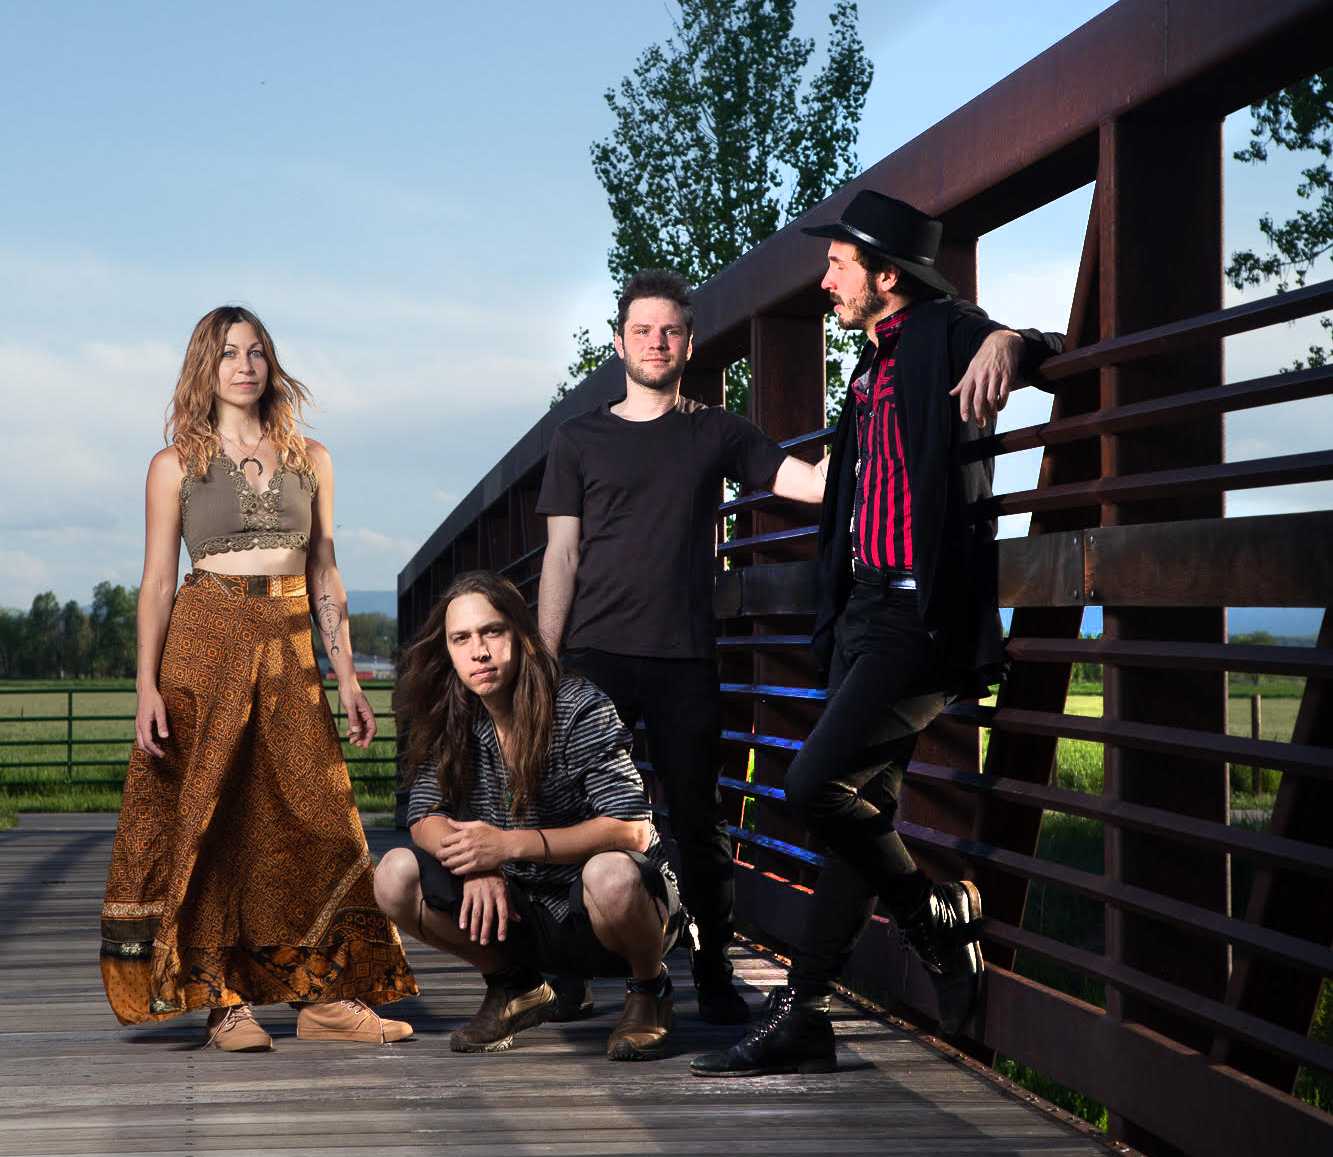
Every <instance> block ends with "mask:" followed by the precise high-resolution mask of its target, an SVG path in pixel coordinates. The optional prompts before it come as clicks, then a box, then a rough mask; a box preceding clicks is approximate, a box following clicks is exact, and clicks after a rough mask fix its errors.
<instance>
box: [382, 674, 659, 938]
mask: <svg viewBox="0 0 1333 1157" xmlns="http://www.w3.org/2000/svg"><path fill="white" fill-rule="evenodd" d="M631 743H632V739H631V736H630V733H629V731H628V730H627V729H626V727H625V725H624V724H623V723H621V721H620V717H619V716H618V715H617V714H616V709H615V707H614V706H612V704H611V700H610V699H608V698H607V697H606V695H605V694H603V693H602V692H601V691H600V690H599V689H598V688H597V687H596V686H594V685H593V684H592V683H590V682H588V680H586V679H583V678H580V677H578V676H575V675H566V676H565V677H564V678H562V679H561V680H560V686H559V689H558V691H557V693H556V701H555V719H554V721H553V723H552V727H551V754H550V759H549V760H548V762H547V766H546V769H545V771H544V773H543V774H542V779H541V784H540V787H539V790H538V793H537V797H536V798H535V799H534V800H532V801H530V802H529V803H528V804H527V806H526V807H525V808H524V810H523V811H521V812H519V813H518V814H517V815H515V814H514V813H513V812H512V810H511V808H510V806H509V805H510V798H509V770H508V768H507V767H506V766H505V762H504V757H503V755H502V754H501V752H500V743H499V740H498V738H497V737H496V734H495V726H494V724H492V722H491V717H490V716H489V715H488V714H487V713H486V712H485V711H484V710H481V711H478V712H477V718H476V720H475V721H474V723H473V725H472V741H471V744H470V748H471V753H472V787H471V790H470V791H469V793H468V796H467V798H466V799H465V800H464V801H463V802H462V803H461V805H460V806H458V807H457V808H454V809H447V808H445V807H444V806H443V802H442V801H443V793H442V792H441V790H440V780H439V775H438V772H437V769H436V768H435V767H434V766H425V767H421V768H418V770H417V775H416V779H415V781H414V782H413V785H412V793H411V797H410V799H409V801H408V808H407V820H408V823H409V824H414V823H416V822H417V821H418V820H420V819H423V818H424V817H425V816H427V815H430V814H431V813H432V812H435V813H438V814H440V815H447V816H449V817H450V818H452V819H473V820H482V821H483V822H485V823H488V824H491V825H492V826H494V827H497V828H567V827H572V826H573V825H574V824H578V823H582V822H583V821H584V820H590V819H595V818H596V817H598V816H610V817H611V818H613V819H618V820H647V821H649V823H650V824H651V822H652V809H651V808H650V807H649V804H648V798H647V796H645V795H644V792H643V780H642V778H641V777H640V776H639V770H638V768H636V767H635V766H634V762H633V760H632V759H631V758H630V746H631ZM645 855H647V857H648V859H649V860H650V861H651V862H652V863H653V864H654V865H656V866H657V867H658V868H659V869H660V870H661V871H662V872H663V874H664V875H666V876H667V877H668V878H670V879H672V880H674V878H675V877H674V876H673V875H672V873H671V868H670V867H669V866H668V864H667V858H666V852H665V850H664V849H663V847H662V842H661V840H660V839H659V838H658V835H657V830H656V829H653V832H652V840H651V843H650V844H649V847H648V850H647V851H646V853H645ZM580 871H581V865H579V864H547V863H542V862H540V861H536V862H534V861H528V860H517V861H511V862H510V863H507V864H505V866H504V872H505V875H506V876H507V877H508V878H509V879H510V880H512V881H513V882H514V883H516V884H519V885H520V886H521V887H522V888H523V890H524V891H525V892H527V893H528V895H529V896H531V897H532V898H533V899H534V900H536V901H537V902H538V903H540V904H542V905H543V906H544V907H546V909H547V910H548V911H550V912H551V913H552V915H554V916H555V917H556V918H557V919H559V920H563V919H564V918H565V917H566V916H568V915H569V889H570V886H571V885H572V884H573V883H574V881H575V880H577V879H578V878H579V873H580Z"/></svg>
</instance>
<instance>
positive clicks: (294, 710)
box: [102, 306, 417, 1051]
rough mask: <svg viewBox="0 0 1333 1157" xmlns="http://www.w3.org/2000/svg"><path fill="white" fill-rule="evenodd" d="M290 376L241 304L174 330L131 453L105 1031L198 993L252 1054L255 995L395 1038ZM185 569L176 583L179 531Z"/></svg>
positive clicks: (266, 1043)
mask: <svg viewBox="0 0 1333 1157" xmlns="http://www.w3.org/2000/svg"><path fill="white" fill-rule="evenodd" d="M308 398H309V395H308V393H307V391H306V389H305V387H304V386H303V385H302V384H301V383H300V382H299V381H297V380H296V379H295V378H292V377H291V376H289V375H288V374H287V373H285V372H284V371H283V369H282V367H281V366H280V365H279V364H278V360H277V356H276V354H275V353H274V349H273V342H272V340H271V339H270V337H269V335H268V332H267V330H265V328H264V326H263V324H262V323H261V322H260V320H259V319H258V318H257V317H256V316H255V315H254V314H253V313H251V312H250V311H248V310H246V309H242V308H240V307H237V306H223V307H222V308H220V309H215V310H213V311H212V312H211V313H209V314H207V315H206V316H205V317H204V318H203V319H202V320H200V322H199V324H198V325H196V326H195V329H194V333H193V334H192V335H191V337H190V344H189V346H188V348H187V349H186V352H185V363H184V365H183V366H182V368H181V374H180V378H179V380H178V381H177V383H176V392H175V396H174V398H173V399H172V407H171V413H170V416H169V418H168V420H167V439H168V442H169V445H168V446H167V448H166V449H165V450H162V451H160V452H159V453H158V454H157V455H156V456H155V457H154V458H153V460H152V462H151V463H150V464H149V467H148V485H147V530H146V539H145V549H144V573H143V582H142V585H141V587H140V590H139V614H138V680H137V687H138V706H137V710H136V713H135V725H134V726H135V750H134V752H133V754H132V756H131V758H130V767H129V773H128V774H127V776H126V779H125V794H124V803H123V806H122V810H121V813H120V824H119V827H118V829H117V831H116V842H115V848H114V851H113V853H112V860H111V870H110V874H109V877H108V880H107V890H106V899H105V902H104V904H103V907H102V979H103V983H104V984H105V987H106V993H107V999H108V1000H109V1001H110V1002H111V1007H112V1009H113V1010H114V1011H115V1014H116V1016H117V1017H118V1018H119V1019H120V1021H121V1022H122V1023H123V1024H137V1023H140V1022H143V1021H150V1020H164V1019H166V1018H168V1017H172V1016H176V1015H178V1014H179V1013H182V1012H186V1011H188V1010H190V1009H194V1008H205V1007H206V1008H209V1009H210V1010H211V1012H210V1014H209V1020H208V1028H209V1033H208V1037H207V1043H208V1044H210V1045H213V1046H215V1047H217V1048H221V1049H224V1050H227V1051H248V1050H263V1049H269V1048H271V1047H272V1040H271V1038H270V1037H269V1035H268V1034H267V1033H266V1032H265V1031H264V1030H263V1029H262V1028H261V1027H260V1025H259V1023H258V1022H257V1021H256V1020H255V1018H254V1016H253V1014H252V1013H251V1011H250V1006H251V1005H254V1004H266V1003H274V1002H281V1001H288V1002H292V1003H299V1004H300V1005H301V1011H300V1014H299V1016H298V1018H297V1036H298V1037H302V1038H308V1039H324V1040H360V1041H378V1042H381V1043H383V1042H386V1041H393V1040H402V1039H404V1038H406V1037H408V1036H410V1035H411V1034H412V1029H411V1026H410V1025H407V1024H405V1023H403V1022H402V1021H391V1020H384V1019H382V1018H380V1017H379V1016H377V1015H376V1014H375V1013H374V1012H373V1011H372V1009H371V1008H370V1007H369V1006H370V1005H371V1004H379V1003H384V1002H386V1001H392V1000H397V999H399V998H400V997H402V996H406V995H412V994H414V993H416V991H417V986H416V982H415V980H414V979H413V976H412V973H411V970H410V969H409V968H408V966H407V962H406V961H405V959H404V958H403V952H402V946H401V943H400V941H399V939H398V933H397V930H396V929H395V928H394V926H393V925H392V924H391V923H390V922H389V921H388V920H386V919H385V918H384V917H383V916H382V915H381V914H380V912H379V911H378V909H377V908H376V906H375V900H374V895H373V889H372V877H373V868H372V865H371V861H370V853H369V851H368V849H367V847H366V839H365V833H364V832H363V831H362V828H361V822H360V819H359V817H358V815H357V811H356V806H355V802H354V799H353V795H352V788H351V783H350V781H349V779H348V775H347V767H346V764H345V763H344V762H343V759H342V751H341V748H340V746H339V742H338V734H337V728H336V727H335V725H334V722H333V717H332V714H331V713H330V711H329V708H328V704H327V701H326V700H325V698H324V693H323V688H322V685H321V682H320V673H319V669H318V667H317V666H316V664H315V658H314V653H313V650H312V646H311V640H310V615H311V614H313V615H314V617H315V621H316V622H317V623H318V626H319V630H320V633H321V635H322V637H323V640H324V648H325V651H326V652H327V654H328V656H329V659H330V661H331V662H332V665H333V669H334V672H335V674H336V675H337V679H338V695H339V699H340V701H341V703H342V706H343V709H344V711H345V712H346V713H347V718H348V737H349V739H350V740H351V742H352V743H354V744H355V745H357V746H358V747H361V748H365V747H367V746H369V744H370V742H371V740H372V739H374V737H375V717H374V714H373V712H372V711H371V709H370V704H369V703H368V702H367V700H366V696H365V693H364V692H363V691H362V690H361V687H360V685H359V684H358V682H357V679H356V674H355V671H354V669H353V665H352V650H351V645H350V641H349V635H348V624H347V614H346V610H347V597H346V593H345V592H344V590H343V585H342V579H341V577H340V576H339V574H338V567H337V563H336V562H335V560H334V552H333V462H332V459H331V458H330V457H329V452H328V451H327V450H326V449H325V448H324V447H323V446H322V445H320V444H319V443H318V442H315V441H312V440H310V439H307V438H304V437H303V436H302V435H301V433H300V431H299V429H298V421H299V419H300V416H301V408H302V404H303V403H304V402H305V401H307V400H308ZM182 537H184V539H185V543H186V546H187V547H188V549H189V552H190V559H191V561H192V562H193V564H194V567H195V569H194V570H193V571H192V572H191V573H190V574H188V575H186V576H185V579H184V582H183V583H182V585H181V589H180V591H179V593H175V587H176V575H177V572H178V567H179V557H180V539H181V538H182Z"/></svg>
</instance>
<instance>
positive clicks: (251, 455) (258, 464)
mask: <svg viewBox="0 0 1333 1157" xmlns="http://www.w3.org/2000/svg"><path fill="white" fill-rule="evenodd" d="M218 437H220V438H227V440H228V441H229V442H234V443H235V444H236V445H237V446H239V447H240V448H241V449H242V450H244V449H246V445H245V443H244V442H242V441H241V440H240V439H239V438H230V437H228V436H227V435H226V434H223V433H221V431H219V433H218ZM263 441H264V435H263V434H260V435H259V441H258V442H256V443H255V444H254V445H253V446H252V447H250V452H249V453H247V454H246V456H245V457H244V458H242V459H241V460H240V462H239V463H238V464H237V469H238V470H240V472H241V473H242V474H244V473H245V464H246V463H247V462H253V463H254V464H255V469H257V470H258V471H259V473H258V474H256V475H255V481H258V480H259V479H260V478H263V477H264V464H263V463H262V462H261V461H260V460H259V459H258V458H256V457H255V456H254V451H256V450H258V449H259V447H260V446H261V445H262V444H263Z"/></svg>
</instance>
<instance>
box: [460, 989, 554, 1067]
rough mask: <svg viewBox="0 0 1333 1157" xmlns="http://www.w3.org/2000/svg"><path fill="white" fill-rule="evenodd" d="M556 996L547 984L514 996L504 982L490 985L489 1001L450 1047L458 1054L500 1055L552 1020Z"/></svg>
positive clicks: (487, 992) (486, 999)
mask: <svg viewBox="0 0 1333 1157" xmlns="http://www.w3.org/2000/svg"><path fill="white" fill-rule="evenodd" d="M554 1011H555V993H554V992H553V991H552V989H551V986H550V985H549V984H547V983H546V981H544V980H541V981H540V982H539V983H538V984H537V986H536V987H535V988H530V989H528V990H527V991H519V992H515V991H513V990H512V989H510V988H506V987H505V985H504V983H503V981H500V980H495V981H489V982H488V983H487V985H486V997H485V999H484V1000H483V1001H482V1002H481V1007H480V1008H479V1009H477V1011H476V1013H475V1014H474V1015H473V1017H472V1019H471V1020H470V1021H468V1022H467V1024H465V1025H463V1026H462V1027H461V1028H456V1029H454V1031H453V1033H452V1034H451V1035H450V1037H449V1047H450V1048H451V1049H453V1051H454V1052H456V1053H498V1052H503V1051H504V1050H505V1049H507V1048H508V1047H509V1046H510V1045H512V1044H513V1043H514V1034H515V1033H517V1032H522V1031H523V1030H524V1029H525V1028H532V1027H533V1025H538V1024H541V1023H542V1021H544V1020H549V1019H550V1016H551V1013H552V1012H554Z"/></svg>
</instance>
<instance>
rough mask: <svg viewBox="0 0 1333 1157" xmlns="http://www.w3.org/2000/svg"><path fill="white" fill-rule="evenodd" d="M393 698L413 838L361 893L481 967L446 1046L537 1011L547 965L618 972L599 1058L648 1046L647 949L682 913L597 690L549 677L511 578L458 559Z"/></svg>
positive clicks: (657, 1005)
mask: <svg viewBox="0 0 1333 1157" xmlns="http://www.w3.org/2000/svg"><path fill="white" fill-rule="evenodd" d="M396 706H397V711H398V717H399V724H400V726H401V727H404V728H405V729H406V730H407V735H408V739H407V756H408V766H409V767H411V768H414V769H415V774H414V778H413V783H412V795H411V803H410V806H409V809H408V820H409V823H410V824H411V828H412V840H413V842H414V844H415V847H413V848H395V849H394V850H393V851H391V852H389V853H388V854H387V855H386V856H385V857H384V859H383V860H382V861H381V862H380V864H379V867H378V868H377V869H376V872H375V897H376V900H377V901H378V902H379V905H380V907H381V908H382V909H383V910H384V912H385V913H386V914H388V915H391V916H392V917H394V919H396V920H398V921H399V922H400V923H401V924H402V926H403V927H404V928H405V929H407V930H408V931H409V932H411V933H413V934H414V935H416V936H417V937H418V939H420V940H422V941H423V942H425V943H427V944H431V945H434V946H435V947H436V948H440V949H443V950H444V951H446V952H451V953H453V954H454V955H455V956H459V957H461V958H462V959H463V960H466V961H467V962H468V963H470V964H473V965H475V966H476V967H477V968H478V969H480V971H481V973H482V976H483V977H484V978H485V980H486V997H485V999H484V1000H483V1001H482V1004H481V1007H480V1008H479V1009H478V1010H477V1013H476V1015H475V1016H473V1017H472V1019H471V1020H470V1021H468V1022H467V1023H466V1024H465V1025H463V1026H462V1027H461V1028H459V1029H457V1030H456V1031H455V1032H454V1033H453V1035H452V1037H451V1038H450V1047H451V1048H453V1050H454V1051H455V1052H498V1051H500V1050H501V1049H506V1048H508V1047H509V1046H510V1045H511V1044H512V1043H513V1039H514V1034H515V1033H517V1032H519V1031H521V1030H522V1029H525V1028H530V1027H532V1026H533V1025H536V1024H540V1023H541V1022H542V1021H543V1020H546V1019H547V1018H548V1017H549V1016H550V1015H551V1013H552V1012H554V1010H555V995H554V993H553V991H552V990H551V988H550V986H549V985H548V984H547V983H546V982H545V981H544V980H543V979H542V973H543V972H547V973H557V974H560V975H567V976H583V977H593V976H625V977H627V978H628V979H627V981H626V990H627V991H626V998H625V1011H624V1014H623V1015H622V1016H621V1018H620V1021H619V1023H617V1025H616V1026H615V1028H614V1030H613V1031H612V1033H611V1037H610V1040H609V1041H608V1042H607V1050H606V1052H607V1056H608V1057H609V1058H610V1059H611V1060H650V1059H653V1058H654V1057H657V1056H660V1055H661V1054H662V1052H663V1049H664V1047H665V1045H666V1037H667V1032H668V1030H669V1028H670V1025H671V981H670V977H669V976H668V974H667V971H666V969H665V968H664V967H663V965H662V957H663V955H664V954H665V953H666V952H667V951H668V950H669V949H670V948H671V947H672V945H673V944H674V943H675V941H676V938H677V936H678V935H679V932H680V927H681V925H682V923H683V920H684V914H683V911H682V909H681V905H680V899H679V896H678V894H677V890H676V880H675V877H674V876H673V875H672V872H671V869H670V867H668V865H667V858H666V854H665V852H664V851H663V849H662V845H661V842H660V841H659V840H658V837H657V831H656V830H655V829H654V827H653V824H652V820H651V818H650V817H651V811H650V809H649V806H648V801H647V799H646V798H645V796H644V794H643V782H642V780H641V779H640V778H639V773H638V771H637V769H636V768H635V767H634V764H633V762H632V761H631V759H630V755H629V749H630V735H629V732H628V731H626V729H625V727H624V726H623V725H622V724H621V722H620V718H619V716H617V714H616V711H615V708H614V707H613V706H612V705H611V700H610V699H608V698H607V697H606V696H605V695H604V694H602V692H601V691H599V690H598V689H597V688H596V687H595V686H594V685H593V684H592V683H589V682H588V681H587V680H585V679H582V678H579V677H577V676H566V677H564V678H562V677H561V675H560V669H559V666H558V665H557V663H556V661H555V659H554V658H552V656H551V654H550V653H549V652H548V651H547V650H546V648H545V646H544V645H543V644H542V640H541V636H540V635H539V634H538V632H537V625H536V622H535V621H534V619H533V616H532V614H531V612H530V611H529V610H528V608H527V606H526V604H525V603H524V601H523V598H522V596H521V595H520V594H519V592H518V590H517V589H516V588H515V587H514V586H513V585H512V584H511V583H509V582H508V581H506V580H505V579H502V578H500V577H499V576H497V575H494V574H490V573H488V572H484V571H474V572H472V573H469V574H464V575H460V576H459V577H458V578H456V579H455V580H454V582H453V583H452V584H451V585H450V587H449V589H448V590H447V591H446V592H445V593H444V595H443V597H442V598H441V599H440V601H439V603H438V604H436V606H435V608H434V610H432V611H431V614H430V616H429V618H428V619H427V620H426V624H425V626H424V628H423V629H422V632H421V636H420V638H419V639H418V641H417V642H416V643H415V644H414V645H413V646H412V648H411V650H409V651H408V654H407V659H406V664H405V669H404V671H403V674H402V676H401V678H400V680H399V684H398V696H397V704H396Z"/></svg>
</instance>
